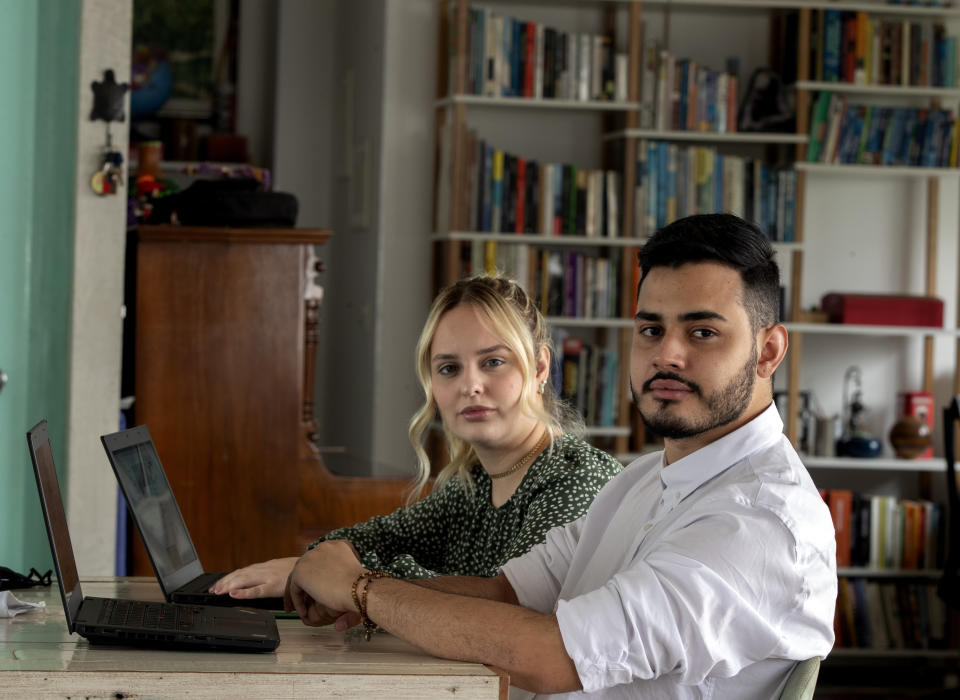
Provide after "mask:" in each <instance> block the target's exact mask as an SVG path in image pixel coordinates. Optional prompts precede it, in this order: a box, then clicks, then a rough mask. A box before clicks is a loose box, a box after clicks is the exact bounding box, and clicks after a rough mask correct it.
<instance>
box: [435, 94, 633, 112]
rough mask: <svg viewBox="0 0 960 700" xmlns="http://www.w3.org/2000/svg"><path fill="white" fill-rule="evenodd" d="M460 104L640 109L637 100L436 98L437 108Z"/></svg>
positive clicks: (499, 106)
mask: <svg viewBox="0 0 960 700" xmlns="http://www.w3.org/2000/svg"><path fill="white" fill-rule="evenodd" d="M457 104H462V105H467V106H469V107H490V108H514V107H515V108H518V109H556V110H568V111H577V110H579V111H588V112H631V111H634V110H638V109H640V104H639V103H638V102H614V101H612V100H569V99H555V98H552V97H545V98H543V97H489V96H486V95H451V96H450V97H445V98H444V99H442V100H437V102H436V104H435V106H436V107H437V108H445V107H452V106H453V105H457Z"/></svg>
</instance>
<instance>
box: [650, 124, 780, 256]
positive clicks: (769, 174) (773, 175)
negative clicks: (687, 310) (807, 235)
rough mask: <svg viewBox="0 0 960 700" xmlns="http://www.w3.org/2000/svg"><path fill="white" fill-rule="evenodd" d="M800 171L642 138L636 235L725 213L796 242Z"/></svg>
mask: <svg viewBox="0 0 960 700" xmlns="http://www.w3.org/2000/svg"><path fill="white" fill-rule="evenodd" d="M795 206H796V172H795V171H794V170H793V168H792V167H787V166H784V167H774V166H771V165H768V164H767V163H764V162H763V161H761V160H758V159H750V158H743V157H740V156H731V155H721V154H720V153H719V152H718V151H717V149H716V148H714V147H712V146H680V145H677V144H674V143H668V142H665V141H649V140H646V139H641V140H640V142H639V144H638V146H637V163H636V189H635V192H634V207H635V211H636V212H637V215H636V216H635V217H634V224H635V225H634V232H633V233H634V236H636V237H638V238H640V237H644V236H649V235H651V234H652V233H653V232H654V231H656V230H657V229H658V228H660V227H661V226H664V225H666V224H667V223H669V222H671V221H674V220H675V219H678V218H681V217H684V216H689V215H691V214H708V213H712V212H719V211H725V212H730V213H732V214H736V215H738V216H741V217H744V218H747V219H751V220H753V221H754V222H756V223H757V224H758V225H759V226H760V227H761V228H762V229H763V230H764V231H765V232H766V233H767V235H768V236H769V237H770V239H771V240H774V241H781V242H789V241H793V239H794V211H795Z"/></svg>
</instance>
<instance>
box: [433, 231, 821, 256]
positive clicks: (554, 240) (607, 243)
mask: <svg viewBox="0 0 960 700" xmlns="http://www.w3.org/2000/svg"><path fill="white" fill-rule="evenodd" d="M432 240H433V241H435V242H437V243H444V242H448V241H461V242H464V243H472V242H480V243H483V242H490V241H492V242H495V243H515V244H517V245H556V246H565V247H570V246H576V247H591V246H593V247H597V248H635V247H639V246H642V245H643V244H644V243H645V242H646V239H645V238H626V237H624V238H608V237H606V236H598V237H592V238H587V237H586V236H548V235H544V234H540V233H536V234H534V233H521V234H517V233H487V232H485V231H449V232H447V233H435V234H433V236H432ZM802 247H803V243H798V242H791V243H786V242H782V241H775V242H774V243H773V248H774V250H776V251H778V252H788V251H792V250H799V249H800V248H802Z"/></svg>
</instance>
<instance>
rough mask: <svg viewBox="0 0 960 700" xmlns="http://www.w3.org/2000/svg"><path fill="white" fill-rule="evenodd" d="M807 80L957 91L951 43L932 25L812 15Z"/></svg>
mask: <svg viewBox="0 0 960 700" xmlns="http://www.w3.org/2000/svg"><path fill="white" fill-rule="evenodd" d="M810 51H811V54H810V76H811V77H812V78H813V79H814V80H818V81H826V82H844V83H853V84H857V85H901V86H924V87H957V37H956V36H951V35H947V32H946V29H945V27H944V25H943V24H942V23H940V22H934V21H924V22H918V21H911V20H900V19H898V20H891V19H883V20H881V19H874V18H871V17H870V16H869V15H868V14H867V13H866V12H853V11H842V10H827V9H815V10H814V11H813V13H812V16H811V42H810Z"/></svg>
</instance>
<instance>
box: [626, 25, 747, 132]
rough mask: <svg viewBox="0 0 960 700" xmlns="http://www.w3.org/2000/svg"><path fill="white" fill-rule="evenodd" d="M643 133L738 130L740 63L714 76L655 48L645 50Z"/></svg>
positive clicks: (734, 60)
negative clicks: (644, 130) (655, 130)
mask: <svg viewBox="0 0 960 700" xmlns="http://www.w3.org/2000/svg"><path fill="white" fill-rule="evenodd" d="M642 55H643V70H642V72H641V77H640V81H641V82H640V91H641V110H642V111H641V121H640V126H641V128H646V129H658V130H661V131H663V130H674V131H709V132H716V133H726V132H734V131H736V130H737V109H738V107H737V105H738V91H739V86H738V84H739V77H738V72H739V59H737V58H729V59H727V66H726V68H725V69H724V70H715V69H712V68H709V67H707V66H704V65H700V64H698V63H697V62H696V61H692V60H690V59H688V58H676V57H675V56H674V55H673V54H671V53H670V52H669V51H666V50H664V49H661V48H660V46H659V44H658V43H656V42H654V43H652V44H650V45H648V46H645V47H644V49H643V54H642Z"/></svg>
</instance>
